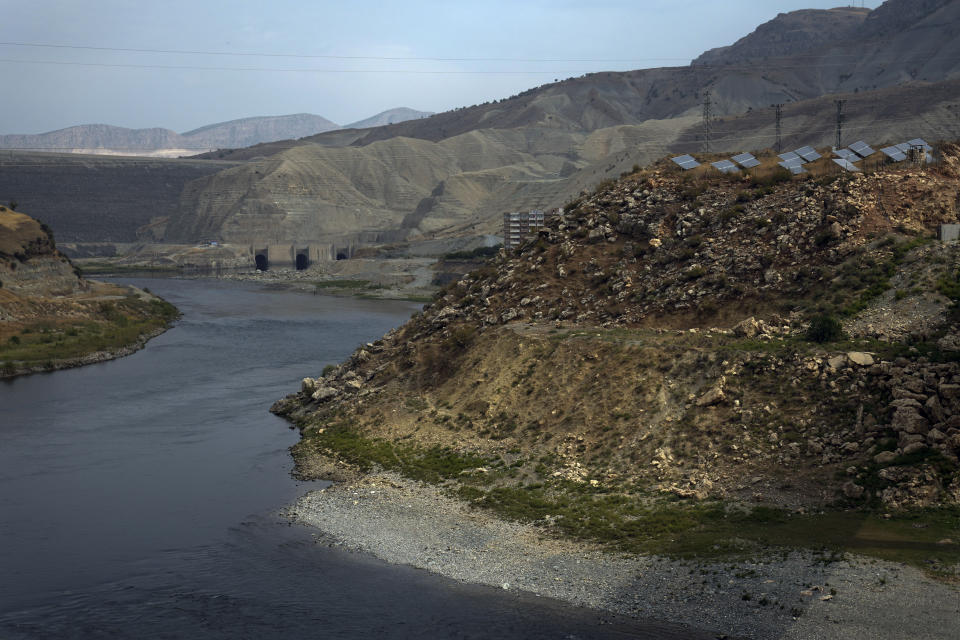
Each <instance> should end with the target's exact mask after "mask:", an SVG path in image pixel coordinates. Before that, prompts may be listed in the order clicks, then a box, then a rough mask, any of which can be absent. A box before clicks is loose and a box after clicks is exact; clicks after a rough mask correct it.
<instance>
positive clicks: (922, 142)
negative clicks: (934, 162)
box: [907, 138, 933, 151]
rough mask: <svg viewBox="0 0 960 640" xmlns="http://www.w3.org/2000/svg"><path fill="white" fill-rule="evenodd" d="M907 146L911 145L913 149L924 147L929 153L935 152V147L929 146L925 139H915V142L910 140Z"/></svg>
mask: <svg viewBox="0 0 960 640" xmlns="http://www.w3.org/2000/svg"><path fill="white" fill-rule="evenodd" d="M907 144H908V145H910V146H911V147H923V148H924V149H925V150H927V151H933V147H931V146H930V145H928V144H927V141H926V140H924V139H923V138H914V139H913V140H910V141H909V142H907Z"/></svg>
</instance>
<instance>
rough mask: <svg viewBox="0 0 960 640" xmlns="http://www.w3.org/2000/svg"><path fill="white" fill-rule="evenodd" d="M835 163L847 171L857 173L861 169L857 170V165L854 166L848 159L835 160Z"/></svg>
mask: <svg viewBox="0 0 960 640" xmlns="http://www.w3.org/2000/svg"><path fill="white" fill-rule="evenodd" d="M833 161H834V162H836V163H837V164H838V165H840V167H842V168H843V169H846V170H847V171H853V172H855V173H856V172H859V171H860V169H858V168H857V165H855V164H853V163H852V162H850V161H849V160H847V159H846V158H834V159H833Z"/></svg>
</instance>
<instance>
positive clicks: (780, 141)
mask: <svg viewBox="0 0 960 640" xmlns="http://www.w3.org/2000/svg"><path fill="white" fill-rule="evenodd" d="M773 108H774V109H776V112H777V153H780V152H781V151H783V127H782V119H783V104H775V105H773Z"/></svg>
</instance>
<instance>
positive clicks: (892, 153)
mask: <svg viewBox="0 0 960 640" xmlns="http://www.w3.org/2000/svg"><path fill="white" fill-rule="evenodd" d="M880 152H881V153H883V154H884V155H886V156H887V157H888V158H890V159H891V160H893V161H894V162H903V161H904V160H906V159H907V155H906V154H905V153H904V152H903V151H900V149H898V148H896V147H885V148H883V149H880Z"/></svg>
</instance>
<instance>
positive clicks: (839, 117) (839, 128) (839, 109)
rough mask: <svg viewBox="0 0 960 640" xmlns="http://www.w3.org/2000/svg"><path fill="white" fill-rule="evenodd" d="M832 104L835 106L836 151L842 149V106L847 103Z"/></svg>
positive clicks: (839, 101)
mask: <svg viewBox="0 0 960 640" xmlns="http://www.w3.org/2000/svg"><path fill="white" fill-rule="evenodd" d="M833 103H834V104H835V105H837V144H836V145H835V146H836V148H837V149H841V148H843V105H845V104H846V103H847V101H846V100H834V101H833Z"/></svg>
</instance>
